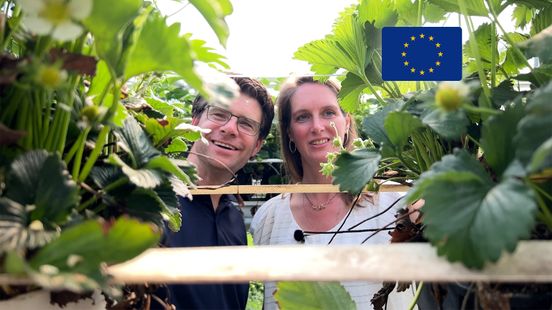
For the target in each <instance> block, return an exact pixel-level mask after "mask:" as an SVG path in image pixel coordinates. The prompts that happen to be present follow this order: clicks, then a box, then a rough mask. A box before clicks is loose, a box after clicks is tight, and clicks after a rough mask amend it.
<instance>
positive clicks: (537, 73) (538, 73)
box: [513, 64, 552, 87]
mask: <svg viewBox="0 0 552 310" xmlns="http://www.w3.org/2000/svg"><path fill="white" fill-rule="evenodd" d="M513 78H514V79H516V80H518V81H528V82H531V84H533V85H535V86H537V87H540V86H541V85H544V84H546V83H547V82H549V81H550V80H552V64H542V65H541V66H540V67H538V68H533V70H532V71H531V72H529V73H526V74H519V75H516V76H514V77H513Z"/></svg>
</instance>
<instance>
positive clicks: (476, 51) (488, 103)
mask: <svg viewBox="0 0 552 310" xmlns="http://www.w3.org/2000/svg"><path fill="white" fill-rule="evenodd" d="M465 1H466V0H458V6H459V7H460V11H461V12H462V15H464V19H465V20H466V26H467V27H468V31H469V32H470V38H469V40H468V42H469V44H470V48H471V51H472V53H473V54H474V57H475V61H476V63H477V73H478V75H479V80H480V82H481V87H482V88H483V104H484V105H485V107H487V108H490V107H491V101H490V97H491V91H490V89H489V86H488V85H487V78H486V77H485V72H484V71H483V63H482V62H481V56H480V54H479V47H478V46H477V42H476V41H475V36H474V29H473V25H472V22H471V18H470V16H469V15H468V10H467V8H466V3H465Z"/></svg>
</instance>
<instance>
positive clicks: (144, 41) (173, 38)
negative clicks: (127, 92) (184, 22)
mask: <svg viewBox="0 0 552 310" xmlns="http://www.w3.org/2000/svg"><path fill="white" fill-rule="evenodd" d="M137 31H138V30H137ZM135 35H136V34H135ZM137 36H138V37H137V38H136V42H135V44H134V46H133V47H132V49H131V50H130V54H129V55H128V62H127V67H126V70H125V79H128V78H130V77H133V76H135V75H138V74H141V73H146V72H151V71H174V72H176V73H178V74H180V75H181V76H182V77H183V78H184V79H185V80H186V82H187V83H188V84H189V85H191V86H192V87H193V88H195V89H197V90H198V91H200V92H202V93H205V91H204V89H203V83H202V82H201V79H200V78H199V76H198V75H197V74H196V73H195V71H194V66H193V59H192V54H191V48H190V42H189V41H188V39H187V38H186V37H185V36H180V24H177V23H175V24H172V25H170V26H167V22H166V18H164V17H161V16H160V15H159V13H157V12H155V11H153V12H151V13H150V14H148V16H147V17H146V20H145V22H144V24H143V25H142V27H141V28H140V30H139V34H138V35H137Z"/></svg>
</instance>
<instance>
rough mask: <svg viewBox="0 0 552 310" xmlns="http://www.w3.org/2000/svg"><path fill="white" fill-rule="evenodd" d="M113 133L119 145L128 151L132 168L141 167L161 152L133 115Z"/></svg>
mask: <svg viewBox="0 0 552 310" xmlns="http://www.w3.org/2000/svg"><path fill="white" fill-rule="evenodd" d="M115 134H116V135H117V136H118V138H119V146H121V148H122V149H124V150H125V151H126V152H127V153H128V155H129V156H130V158H131V160H132V164H131V166H132V167H134V168H140V167H142V166H143V165H145V164H146V163H147V162H148V161H149V160H150V159H151V158H153V157H155V156H158V155H160V154H161V152H159V150H157V149H156V148H155V147H153V145H152V144H151V141H150V140H149V137H148V136H147V135H146V134H145V133H144V131H143V130H142V127H140V125H139V124H138V122H137V121H136V120H135V119H134V118H133V117H129V118H128V119H126V120H125V123H124V126H123V128H121V129H118V130H116V131H115Z"/></svg>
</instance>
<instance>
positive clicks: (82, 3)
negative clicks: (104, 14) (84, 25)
mask: <svg viewBox="0 0 552 310" xmlns="http://www.w3.org/2000/svg"><path fill="white" fill-rule="evenodd" d="M92 3H93V2H92V0H71V1H70V2H69V4H68V5H69V12H71V13H70V14H71V17H73V18H74V19H76V20H83V19H85V18H87V17H88V15H90V13H92Z"/></svg>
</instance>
